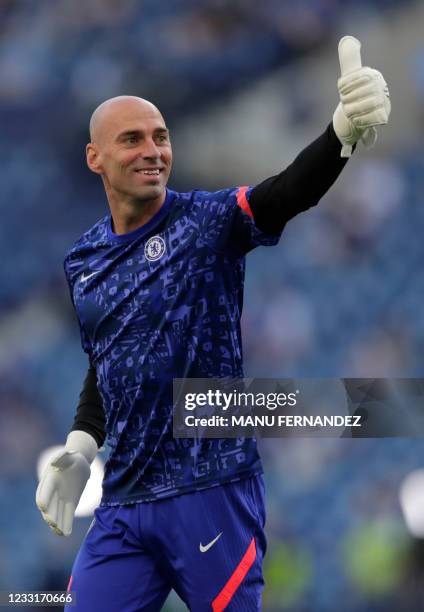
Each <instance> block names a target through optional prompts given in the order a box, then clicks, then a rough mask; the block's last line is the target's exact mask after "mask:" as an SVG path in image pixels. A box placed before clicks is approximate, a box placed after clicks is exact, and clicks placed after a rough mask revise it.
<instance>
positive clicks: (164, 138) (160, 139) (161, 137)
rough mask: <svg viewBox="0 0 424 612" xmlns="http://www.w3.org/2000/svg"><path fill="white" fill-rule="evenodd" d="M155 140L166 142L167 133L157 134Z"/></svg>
mask: <svg viewBox="0 0 424 612" xmlns="http://www.w3.org/2000/svg"><path fill="white" fill-rule="evenodd" d="M156 140H157V141H158V142H168V136H167V134H159V136H157V138H156Z"/></svg>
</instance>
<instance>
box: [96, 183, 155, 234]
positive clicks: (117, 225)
mask: <svg viewBox="0 0 424 612" xmlns="http://www.w3.org/2000/svg"><path fill="white" fill-rule="evenodd" d="M107 196H108V200H109V207H110V212H111V215H112V220H113V231H114V232H115V234H128V232H133V231H134V230H136V229H138V228H139V227H142V226H143V225H146V223H148V222H149V221H150V219H152V218H153V217H154V216H155V214H156V213H157V212H158V211H159V210H160V209H161V208H162V205H163V203H164V202H165V198H166V190H165V189H164V190H163V193H162V194H161V195H160V196H159V197H157V198H154V199H151V200H126V199H122V198H120V199H117V198H116V197H111V194H107Z"/></svg>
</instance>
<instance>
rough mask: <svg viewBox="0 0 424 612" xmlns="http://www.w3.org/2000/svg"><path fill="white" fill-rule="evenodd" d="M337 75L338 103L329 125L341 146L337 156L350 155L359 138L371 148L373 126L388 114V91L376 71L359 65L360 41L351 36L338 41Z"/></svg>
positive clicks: (381, 121) (384, 122) (385, 121)
mask: <svg viewBox="0 0 424 612" xmlns="http://www.w3.org/2000/svg"><path fill="white" fill-rule="evenodd" d="M339 61H340V71H341V76H340V78H339V80H338V81H337V88H338V90H339V95H340V103H339V105H338V106H337V108H336V110H335V112H334V115H333V127H334V131H335V132H336V134H337V137H338V139H339V140H340V142H341V143H342V145H343V148H342V151H341V156H342V157H350V155H351V154H352V147H353V145H354V144H356V143H357V142H358V140H362V142H363V143H364V144H365V146H367V147H371V146H373V145H374V144H375V141H376V140H377V130H376V127H375V126H377V125H385V124H386V123H387V122H388V120H389V115H390V109H391V106H390V98H389V90H388V87H387V84H386V81H385V80H384V78H383V75H382V74H381V72H379V71H378V70H374V69H373V68H367V67H363V66H362V61H361V43H360V42H359V40H357V39H356V38H354V37H353V36H344V37H343V38H342V39H341V40H340V42H339Z"/></svg>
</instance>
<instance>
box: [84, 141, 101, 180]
mask: <svg viewBox="0 0 424 612" xmlns="http://www.w3.org/2000/svg"><path fill="white" fill-rule="evenodd" d="M85 155H86V158H87V166H88V167H89V168H90V170H91V171H92V172H94V173H95V174H102V165H101V163H100V151H99V149H98V147H97V145H96V144H95V143H94V142H89V143H88V145H87V146H86V147H85Z"/></svg>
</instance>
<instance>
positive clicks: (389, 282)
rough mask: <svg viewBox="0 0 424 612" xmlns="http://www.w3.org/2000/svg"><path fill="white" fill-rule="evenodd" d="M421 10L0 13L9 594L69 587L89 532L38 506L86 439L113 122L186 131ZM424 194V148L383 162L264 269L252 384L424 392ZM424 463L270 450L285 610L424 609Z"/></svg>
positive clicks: (146, 2)
mask: <svg viewBox="0 0 424 612" xmlns="http://www.w3.org/2000/svg"><path fill="white" fill-rule="evenodd" d="M410 4H412V3H410V2H406V1H405V0H404V1H403V2H399V1H396V0H362V1H360V2H358V1H354V0H349V2H346V1H343V2H342V1H341V0H314V1H313V2H305V1H301V2H296V3H293V2H289V1H288V0H263V1H262V2H256V1H254V0H233V1H229V0H228V1H227V0H201V1H199V0H169V1H168V2H157V1H156V0H143V1H142V2H137V1H136V0H122V1H121V2H119V3H118V2H114V1H113V0H90V1H87V2H81V3H77V5H76V3H75V2H72V1H71V0H58V1H56V2H54V3H52V2H49V1H48V0H41V1H36V0H26V1H22V2H15V1H14V0H3V2H1V3H0V121H1V124H2V129H1V133H0V142H1V147H0V182H1V185H2V196H3V197H2V206H1V215H2V222H1V224H0V236H1V239H0V259H1V262H2V265H1V267H0V337H1V343H0V404H1V410H0V501H1V504H0V590H7V589H12V588H13V589H18V588H20V589H31V590H36V589H37V590H41V589H47V588H49V589H54V590H60V589H63V588H65V586H66V583H67V577H68V574H69V571H70V567H71V563H72V559H73V557H74V555H75V552H76V550H77V548H78V545H79V543H80V541H81V539H82V537H83V535H84V532H85V530H86V529H87V527H88V522H89V521H88V519H87V520H79V521H78V522H77V524H76V527H75V533H74V534H73V535H72V537H71V538H70V539H69V540H64V539H60V538H57V537H56V536H54V535H53V534H51V533H50V532H49V530H48V528H47V527H46V526H45V525H44V524H43V523H42V521H41V517H40V516H39V514H38V512H37V510H36V508H35V504H34V501H33V498H34V491H35V487H36V474H35V465H36V461H37V457H38V455H39V453H40V451H41V450H42V449H43V448H45V447H46V446H48V445H53V444H57V443H60V442H61V441H62V440H63V439H64V437H65V436H66V434H67V432H68V430H69V427H70V424H71V422H72V417H73V412H74V410H75V402H76V399H77V397H78V393H79V391H80V387H81V383H82V380H83V377H84V373H85V370H86V365H87V364H86V356H85V355H84V354H83V353H82V350H81V348H80V345H79V334H78V328H77V323H76V320H75V315H74V313H73V311H72V308H71V304H70V300H69V295H68V289H67V287H66V285H65V280H64V275H63V272H62V261H63V257H64V254H65V252H66V250H67V249H68V248H69V247H70V246H71V245H72V243H73V242H74V241H75V240H76V239H77V238H78V237H79V235H80V234H81V233H82V232H83V231H85V230H86V229H87V228H88V227H89V226H90V225H91V224H92V223H94V222H95V221H96V220H97V219H98V218H99V217H100V216H103V215H104V214H105V207H106V200H105V197H104V195H103V192H102V187H101V184H100V182H99V181H98V180H96V178H95V177H94V176H91V175H90V173H89V171H88V170H87V169H86V167H85V159H84V146H85V143H86V141H87V136H88V134H87V124H88V119H89V116H90V114H91V112H92V111H93V109H94V108H95V106H96V105H97V104H98V103H100V102H101V101H102V100H104V99H106V98H108V97H110V96H113V95H118V94H119V93H132V94H135V95H140V96H142V97H145V98H148V99H151V100H152V101H154V102H155V103H156V104H157V105H158V107H159V108H160V109H161V110H162V111H163V112H164V114H165V116H166V118H167V121H168V123H169V124H170V126H171V129H172V128H173V127H174V126H177V125H178V124H179V122H180V121H181V120H182V119H184V120H185V121H187V118H188V119H189V118H190V116H191V115H193V116H195V115H196V113H198V112H200V111H204V110H206V111H207V109H208V108H209V107H212V106H213V104H214V103H215V102H217V101H222V100H225V99H230V97H231V96H232V95H234V94H235V93H237V92H238V91H240V89H242V88H248V87H254V85H255V82H256V80H257V79H259V78H260V77H263V76H266V75H272V72H273V70H274V69H275V68H277V67H278V68H281V67H282V66H284V65H287V66H290V65H291V63H292V62H296V61H297V60H298V59H299V58H300V57H304V56H307V55H308V54H310V53H311V52H313V51H314V50H315V49H317V48H318V47H320V46H323V45H325V43H326V40H327V39H328V37H329V36H333V35H334V33H335V32H337V31H338V30H337V28H338V24H339V23H340V21H342V20H343V18H344V16H345V13H346V11H349V10H353V11H363V12H364V14H365V15H368V14H375V13H376V12H381V14H386V13H387V14H391V13H395V12H396V11H397V10H400V6H401V8H402V10H404V11H407V10H408V6H409V5H410ZM420 57H421V56H420V55H419V54H418V55H417V56H416V57H415V60H416V61H417V62H419V61H421V63H419V64H418V65H419V66H421V65H424V60H423V58H424V53H423V54H422V57H421V60H420ZM418 72H419V70H418ZM423 74H424V71H423ZM299 80H300V81H301V78H300V79H299ZM423 82H424V78H423ZM423 91H424V86H423ZM423 96H424V94H423ZM210 129H211V132H212V131H213V129H214V128H213V126H210ZM205 146H207V144H206V145H205ZM295 153H296V151H293V154H295ZM417 153H418V154H417ZM184 154H185V155H189V153H187V151H185V153H184ZM234 163H235V164H237V160H234ZM189 165H190V160H189V159H188V160H185V166H186V167H187V166H189ZM186 174H187V173H186V172H185V174H184V178H185V177H186ZM181 176H182V175H180V174H179V172H178V160H177V165H176V169H175V171H174V174H173V176H172V178H171V182H170V185H171V187H173V188H175V189H181V190H189V189H191V188H192V187H193V186H194V184H195V183H196V177H195V176H193V177H192V178H193V184H186V183H184V182H183V180H182V178H181ZM423 177H424V159H423V157H422V155H421V151H420V149H419V148H418V136H417V142H412V143H411V147H410V149H409V151H403V152H402V153H400V152H399V153H397V154H396V155H389V156H388V155H384V156H379V154H378V149H377V150H376V154H375V156H369V155H367V157H366V158H364V159H362V160H361V158H358V159H356V160H355V161H352V163H351V167H350V168H349V169H348V171H346V172H345V173H344V175H343V176H342V178H341V180H340V181H339V182H338V183H337V184H336V185H335V187H334V189H333V190H332V191H331V192H330V193H329V194H328V196H326V198H325V201H324V202H323V203H322V204H321V205H320V206H318V207H317V208H316V209H315V210H313V211H309V212H308V213H306V214H304V215H301V216H300V217H299V218H297V219H295V220H294V221H292V222H291V223H290V224H289V225H288V227H287V228H286V230H285V232H284V234H283V238H282V240H281V243H280V245H279V246H278V247H276V248H274V249H272V250H269V249H262V250H258V251H257V252H254V253H252V254H251V255H249V261H248V273H247V279H246V298H245V314H244V319H243V333H244V340H245V342H244V352H245V363H246V374H247V375H249V376H263V377H267V376H269V377H291V376H296V377H308V376H311V377H326V376H328V377H331V376H332V377H342V376H346V377H348V376H350V377H355V376H358V377H379V376H381V377H384V376H393V377H408V376H411V377H420V376H422V375H423V367H422V363H423V356H424V311H423V309H422V308H421V307H420V306H421V305H420V303H419V300H420V296H421V295H422V294H423V291H424V275H423V269H422V260H423V256H424V246H423V241H422V240H421V236H420V229H419V228H420V227H422V225H423V222H424V206H423V202H422V200H423V193H424V178H423ZM222 186H223V185H221V184H218V183H217V184H216V185H215V187H216V188H220V187H222ZM423 451H424V444H423V443H422V442H421V441H420V440H414V441H411V440H402V439H398V440H347V439H341V440H339V439H332V440H312V439H305V440H286V441H284V440H266V441H264V442H263V443H262V453H263V456H264V460H265V468H266V474H267V484H268V535H269V549H268V556H267V561H266V579H267V591H266V599H265V604H264V610H265V611H266V612H277V611H280V610H281V611H284V610H290V611H292V612H303V611H305V612H307V611H310V610H311V609H313V610H315V611H316V612H332V611H333V610H340V609H341V607H340V602H341V601H343V602H344V603H343V610H345V611H346V612H349V611H350V610H352V611H353V610H355V612H367V611H371V610H372V611H373V612H379V611H380V610H381V611H383V610H384V612H391V610H397V611H401V612H402V611H403V610H405V612H410V611H411V610H415V609H416V610H418V609H419V608H418V607H415V605H414V604H413V602H414V601H416V600H415V599H414V597H417V598H418V594H419V591H418V587H417V584H419V579H418V578H419V577H420V576H421V574H420V571H421V567H424V566H422V565H421V556H420V555H422V551H421V549H420V547H419V543H417V541H414V540H413V539H412V538H411V537H410V536H409V535H408V534H407V532H406V529H405V527H404V525H403V522H402V518H401V514H400V509H399V504H398V500H397V494H398V488H399V485H400V483H401V481H402V479H403V478H404V476H405V475H406V474H407V473H408V472H409V471H410V470H412V469H414V468H416V467H419V466H421V465H422V463H423V457H424V453H423ZM24 543H25V546H24ZM23 548H25V552H23ZM416 576H418V578H417V580H416V582H414V580H415V578H414V577H416ZM411 602H412V603H411ZM177 609H179V608H178V604H177V603H172V602H171V603H169V604H168V610H169V611H171V610H177Z"/></svg>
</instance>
